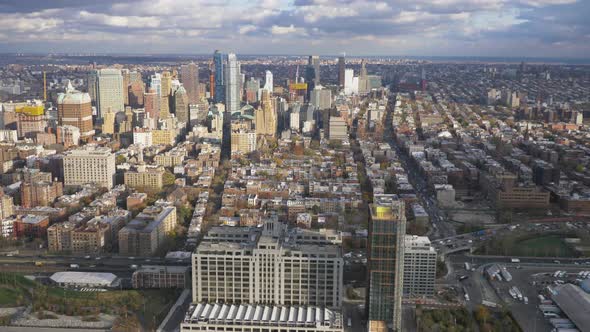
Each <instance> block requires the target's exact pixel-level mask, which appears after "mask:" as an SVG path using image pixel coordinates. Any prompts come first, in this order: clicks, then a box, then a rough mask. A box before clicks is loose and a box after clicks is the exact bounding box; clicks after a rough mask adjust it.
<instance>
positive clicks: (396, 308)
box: [367, 197, 406, 331]
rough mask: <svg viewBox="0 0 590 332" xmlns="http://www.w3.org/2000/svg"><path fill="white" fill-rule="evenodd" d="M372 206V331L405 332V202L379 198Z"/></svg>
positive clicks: (370, 239) (369, 297)
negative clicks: (402, 330)
mask: <svg viewBox="0 0 590 332" xmlns="http://www.w3.org/2000/svg"><path fill="white" fill-rule="evenodd" d="M374 202H375V203H373V204H371V205H370V220H369V239H368V240H369V241H368V252H369V255H368V258H369V259H368V272H369V273H368V279H369V290H368V293H369V294H368V295H369V296H368V306H367V310H368V319H369V331H387V326H388V325H389V326H392V327H393V330H394V331H401V302H402V293H403V271H404V240H405V232H406V215H405V208H404V202H403V201H401V200H398V199H397V198H393V197H379V198H376V199H375V200H374Z"/></svg>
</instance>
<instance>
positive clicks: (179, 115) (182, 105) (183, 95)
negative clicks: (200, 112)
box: [174, 85, 189, 126]
mask: <svg viewBox="0 0 590 332" xmlns="http://www.w3.org/2000/svg"><path fill="white" fill-rule="evenodd" d="M188 103H189V100H188V95H187V92H186V90H185V89H184V86H182V85H181V86H180V87H179V88H178V89H176V92H174V112H175V114H176V119H177V120H178V122H184V123H185V126H187V125H188V122H189V114H188Z"/></svg>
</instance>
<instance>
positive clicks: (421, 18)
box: [0, 0, 590, 58]
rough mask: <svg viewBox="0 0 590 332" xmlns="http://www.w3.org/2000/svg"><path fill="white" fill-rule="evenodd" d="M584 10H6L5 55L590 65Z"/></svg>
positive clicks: (111, 6) (391, 4)
mask: <svg viewBox="0 0 590 332" xmlns="http://www.w3.org/2000/svg"><path fill="white" fill-rule="evenodd" d="M588 12H590V3H588V2H586V1H581V0H518V1H507V0H490V1H484V0H419V1H405V0H402V1H362V0H288V1H282V0H260V1H245V0H237V1H228V0H196V1H189V0H175V1H173V0H157V1H148V0H131V1H114V0H106V1H102V2H101V3H94V1H74V0H58V1H40V0H33V1H15V0H4V1H2V3H0V51H2V52H25V53H27V52H35V53H37V52H39V53H100V54H109V53H110V54H124V53H129V54H142V53H143V54H208V53H210V52H211V51H212V50H214V49H222V50H228V51H233V52H236V53H241V54H269V55H270V54H312V53H313V54H321V55H335V54H339V53H341V52H346V53H347V54H350V55H367V56H370V55H387V54H392V56H442V57H444V56H490V57H531V58H543V57H560V58H587V57H588V54H590V21H588V20H587V19H586V17H585V16H586V15H587V13H588Z"/></svg>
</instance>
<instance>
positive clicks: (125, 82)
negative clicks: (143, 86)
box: [121, 69, 131, 105]
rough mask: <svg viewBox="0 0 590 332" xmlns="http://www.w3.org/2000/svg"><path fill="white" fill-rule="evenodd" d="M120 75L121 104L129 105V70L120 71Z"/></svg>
mask: <svg viewBox="0 0 590 332" xmlns="http://www.w3.org/2000/svg"><path fill="white" fill-rule="evenodd" d="M121 75H122V76H123V104H124V105H129V93H127V91H129V85H130V84H131V74H130V73H129V69H121Z"/></svg>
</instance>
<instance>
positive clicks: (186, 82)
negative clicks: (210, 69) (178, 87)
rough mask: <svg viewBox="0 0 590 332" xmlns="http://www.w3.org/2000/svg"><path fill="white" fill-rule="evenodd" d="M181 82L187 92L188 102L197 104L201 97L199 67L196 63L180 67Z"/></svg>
mask: <svg viewBox="0 0 590 332" xmlns="http://www.w3.org/2000/svg"><path fill="white" fill-rule="evenodd" d="M180 82H181V83H182V85H183V86H184V89H185V90H186V94H187V96H188V102H189V103H190V104H196V103H197V102H198V101H199V100H200V97H201V96H200V95H199V66H197V65H196V64H195V63H194V62H191V63H189V64H186V65H182V66H180Z"/></svg>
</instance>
